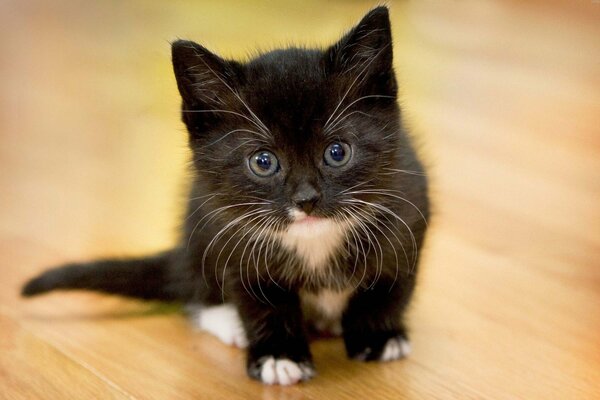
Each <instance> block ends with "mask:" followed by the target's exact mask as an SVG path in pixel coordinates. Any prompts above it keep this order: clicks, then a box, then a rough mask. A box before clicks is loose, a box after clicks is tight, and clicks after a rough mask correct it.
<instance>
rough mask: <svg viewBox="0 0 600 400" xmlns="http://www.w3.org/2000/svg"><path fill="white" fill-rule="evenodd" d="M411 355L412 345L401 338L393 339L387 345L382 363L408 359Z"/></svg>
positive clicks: (382, 354)
mask: <svg viewBox="0 0 600 400" xmlns="http://www.w3.org/2000/svg"><path fill="white" fill-rule="evenodd" d="M409 354H410V343H409V342H408V340H406V339H402V338H399V337H395V338H391V339H389V340H388V341H387V343H386V344H385V347H384V348H383V352H382V353H381V357H380V358H379V360H380V361H392V360H398V359H400V358H403V357H406V356H407V355H409Z"/></svg>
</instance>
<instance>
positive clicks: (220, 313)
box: [188, 304, 248, 348]
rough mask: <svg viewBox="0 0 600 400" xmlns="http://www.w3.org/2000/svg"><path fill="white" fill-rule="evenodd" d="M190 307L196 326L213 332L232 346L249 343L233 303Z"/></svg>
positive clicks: (242, 346)
mask: <svg viewBox="0 0 600 400" xmlns="http://www.w3.org/2000/svg"><path fill="white" fill-rule="evenodd" d="M188 309H189V311H190V315H191V320H192V323H193V324H194V325H195V326H196V328H198V329H200V330H202V331H205V332H209V333H212V334H213V335H215V336H216V337H218V338H219V339H220V340H221V341H222V342H223V343H225V344H227V345H230V346H236V347H239V348H244V347H246V346H247V345H248V339H247V338H246V331H245V330H244V326H243V325H242V321H241V320H240V316H239V314H238V312H237V309H236V308H235V307H234V306H233V305H231V304H220V305H217V306H190V307H188Z"/></svg>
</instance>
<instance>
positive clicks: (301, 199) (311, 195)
mask: <svg viewBox="0 0 600 400" xmlns="http://www.w3.org/2000/svg"><path fill="white" fill-rule="evenodd" d="M320 198H321V194H320V193H319V192H318V191H317V189H315V188H314V186H313V185H311V184H310V183H307V182H305V183H301V184H300V185H299V186H298V188H297V189H296V193H294V195H293V196H292V201H293V202H294V204H295V205H296V206H297V207H298V208H300V209H301V210H302V211H304V212H305V213H307V214H310V213H311V212H312V210H313V208H314V207H315V204H316V203H317V201H319V199H320Z"/></svg>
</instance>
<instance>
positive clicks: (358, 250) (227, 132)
mask: <svg viewBox="0 0 600 400" xmlns="http://www.w3.org/2000/svg"><path fill="white" fill-rule="evenodd" d="M172 54H173V66H174V71H175V76H176V79H177V86H178V88H179V91H180V93H181V97H182V99H183V106H182V118H183V122H184V123H185V125H186V127H187V129H188V131H189V146H190V149H191V151H192V154H193V171H194V178H193V185H192V189H191V194H190V198H189V204H188V212H187V218H185V222H184V224H183V228H182V235H181V240H180V242H179V245H178V246H177V247H175V248H174V249H172V250H169V251H166V252H164V253H161V254H158V255H155V256H151V257H147V258H141V259H126V260H116V259H109V260H103V261H96V262H90V263H85V264H69V265H66V266H63V267H60V268H56V269H52V270H49V271H47V272H45V273H43V274H42V275H40V276H39V277H37V278H34V279H33V280H31V281H30V282H29V283H27V285H26V286H25V287H24V288H23V295H25V296H33V295H37V294H40V293H44V292H48V291H51V290H55V289H89V290H97V291H101V292H106V293H115V294H120V295H124V296H132V297H138V298H142V299H159V300H164V301H182V302H185V303H187V304H189V305H190V307H189V309H190V310H191V312H192V313H193V317H194V320H195V322H196V323H197V324H198V325H199V326H200V328H202V329H204V330H206V331H208V332H211V333H213V334H215V335H216V336H217V337H219V338H220V339H221V340H223V341H224V342H226V343H228V344H232V345H236V346H239V347H247V371H248V374H249V376H250V377H252V378H255V379H258V380H261V381H262V382H264V383H266V384H280V385H288V384H293V383H296V382H299V381H301V380H307V379H309V378H311V377H312V376H313V375H314V373H315V370H314V366H313V363H312V356H311V353H310V349H309V344H308V337H309V331H311V330H313V331H321V332H325V333H329V334H338V335H339V334H342V335H343V339H344V343H345V346H346V351H347V354H348V356H349V357H351V358H354V359H357V360H361V361H371V360H375V361H377V360H379V361H388V360H393V359H398V358H401V357H403V356H405V355H406V354H407V353H408V351H409V345H408V339H407V333H406V328H405V325H404V323H403V318H402V316H403V314H404V311H405V309H406V307H407V304H408V302H409V300H410V298H411V294H412V292H413V288H414V286H415V276H416V272H417V264H418V258H419V249H420V248H421V245H422V242H423V239H424V234H425V230H426V226H427V223H426V219H427V218H428V214H429V203H428V197H427V181H426V178H425V173H424V170H423V167H422V165H421V163H420V162H419V160H418V158H417V156H416V154H415V151H414V150H413V146H412V145H411V142H410V139H409V137H408V135H407V133H406V130H405V128H404V127H403V126H402V123H401V115H400V109H399V107H398V104H397V101H396V100H397V84H396V78H395V76H394V71H393V67H392V38H391V31H390V21H389V16H388V10H387V8H385V7H378V8H375V9H373V10H372V11H370V12H369V13H368V14H367V15H366V16H365V17H364V18H363V19H362V20H361V22H360V23H359V24H358V25H357V26H356V27H355V28H353V29H352V30H351V31H350V32H349V33H347V34H346V35H345V36H344V37H343V38H342V39H341V40H340V41H339V42H338V43H336V44H335V45H333V46H331V47H329V48H327V49H325V50H307V49H302V48H288V49H282V50H275V51H271V52H267V53H264V54H261V55H259V56H258V57H256V58H254V59H252V60H250V61H248V62H245V63H241V62H237V61H230V60H225V59H222V58H220V57H219V56H217V55H215V54H213V53H211V52H210V51H208V50H207V49H206V48H204V47H202V46H200V45H198V44H196V43H193V42H189V41H183V40H178V41H176V42H174V43H173V44H172Z"/></svg>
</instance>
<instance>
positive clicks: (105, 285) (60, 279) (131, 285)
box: [21, 252, 177, 300]
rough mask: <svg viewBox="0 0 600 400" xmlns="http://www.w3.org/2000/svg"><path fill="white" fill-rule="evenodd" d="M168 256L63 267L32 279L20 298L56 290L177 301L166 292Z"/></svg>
mask: <svg viewBox="0 0 600 400" xmlns="http://www.w3.org/2000/svg"><path fill="white" fill-rule="evenodd" d="M171 254H172V253H171V252H165V253H161V254H158V255H155V256H152V257H146V258H134V259H122V260H119V259H109V260H99V261H92V262H89V263H81V264H79V263H73V264H66V265H63V266H61V267H58V268H53V269H50V270H48V271H46V272H44V273H42V274H41V275H39V276H37V277H35V278H33V279H32V280H30V281H29V282H27V284H26V285H25V286H24V287H23V289H22V291H21V294H22V295H23V296H26V297H31V296H35V295H38V294H42V293H46V292H49V291H52V290H57V289H59V290H71V289H86V290H95V291H99V292H104V293H112V294H119V295H122V296H129V297H137V298H142V299H147V300H177V299H176V295H175V293H171V291H170V290H169V286H170V285H169V278H168V266H169V263H170V260H171Z"/></svg>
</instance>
